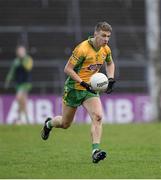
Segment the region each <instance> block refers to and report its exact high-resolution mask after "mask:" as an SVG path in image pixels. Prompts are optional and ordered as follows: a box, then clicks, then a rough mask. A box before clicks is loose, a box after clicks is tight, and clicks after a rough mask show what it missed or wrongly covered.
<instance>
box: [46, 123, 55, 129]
mask: <svg viewBox="0 0 161 180" xmlns="http://www.w3.org/2000/svg"><path fill="white" fill-rule="evenodd" d="M46 125H47V128H49V129H52V128H53V126H52V124H51V121H48V122H47V123H46Z"/></svg>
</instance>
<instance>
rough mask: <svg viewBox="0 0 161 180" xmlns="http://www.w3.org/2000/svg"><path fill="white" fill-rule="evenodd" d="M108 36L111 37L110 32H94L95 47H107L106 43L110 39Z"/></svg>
mask: <svg viewBox="0 0 161 180" xmlns="http://www.w3.org/2000/svg"><path fill="white" fill-rule="evenodd" d="M110 36H111V32H109V31H102V30H101V31H98V32H95V38H96V42H97V45H98V46H99V47H101V46H105V45H107V44H108V41H109V39H110Z"/></svg>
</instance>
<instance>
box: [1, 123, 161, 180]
mask: <svg viewBox="0 0 161 180" xmlns="http://www.w3.org/2000/svg"><path fill="white" fill-rule="evenodd" d="M40 129H41V126H38V125H34V126H2V125H1V126H0V178H63V179H65V178H161V124H159V123H156V124H126V125H104V131H103V139H102V143H101V147H102V149H104V150H107V151H108V157H107V159H106V160H104V161H102V162H100V163H99V164H93V163H91V142H90V126H89V125H73V126H72V127H71V128H70V129H68V130H61V129H54V131H53V132H52V133H51V136H50V138H49V140H48V141H42V140H41V139H40Z"/></svg>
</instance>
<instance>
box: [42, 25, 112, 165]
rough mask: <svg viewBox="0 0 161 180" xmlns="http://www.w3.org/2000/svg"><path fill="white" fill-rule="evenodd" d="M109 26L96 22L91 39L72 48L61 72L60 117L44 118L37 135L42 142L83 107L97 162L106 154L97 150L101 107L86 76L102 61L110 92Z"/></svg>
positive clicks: (93, 156)
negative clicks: (63, 79) (62, 89)
mask: <svg viewBox="0 0 161 180" xmlns="http://www.w3.org/2000/svg"><path fill="white" fill-rule="evenodd" d="M111 33H112V27H111V25H109V24H108V23H107V22H99V23H98V24H97V25H96V26H95V31H94V37H89V39H88V40H85V41H83V42H81V43H80V44H79V45H78V46H76V48H75V49H74V51H73V53H72V55H71V57H70V58H69V60H68V62H67V64H66V66H65V68H64V72H65V73H66V74H67V75H68V78H67V80H66V82H65V86H64V96H63V105H62V115H61V116H56V117H53V118H52V117H49V118H47V119H46V121H45V124H44V127H43V129H42V132H41V137H42V139H43V140H47V139H48V137H49V133H50V132H51V130H52V129H54V128H64V129H67V128H68V127H69V126H70V125H71V123H72V121H73V118H74V115H75V112H76V110H77V107H78V106H80V105H83V107H84V108H85V109H86V110H87V112H88V113H89V115H90V118H91V120H92V124H91V137H92V161H93V163H98V162H99V161H100V160H103V159H104V158H105V157H106V152H105V151H103V150H101V149H100V141H101V134H102V115H103V110H102V105H101V101H100V97H99V94H98V93H96V92H94V91H93V90H92V88H91V86H90V84H89V80H90V77H91V76H92V75H93V74H95V73H97V72H98V71H99V70H100V68H101V66H102V65H103V64H104V62H105V67H106V71H107V76H108V80H109V85H108V88H107V91H106V92H107V93H111V92H112V90H113V85H114V83H115V80H114V71H115V65H114V62H113V60H112V54H111V50H110V48H109V46H108V45H107V44H108V41H109V39H110V36H111Z"/></svg>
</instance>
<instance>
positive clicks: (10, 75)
mask: <svg viewBox="0 0 161 180" xmlns="http://www.w3.org/2000/svg"><path fill="white" fill-rule="evenodd" d="M18 65H19V60H18V59H15V60H14V61H13V64H12V65H11V67H10V70H9V72H8V74H7V77H6V80H5V82H6V83H8V84H9V83H10V81H11V80H13V79H14V76H15V70H16V68H17V66H18Z"/></svg>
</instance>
